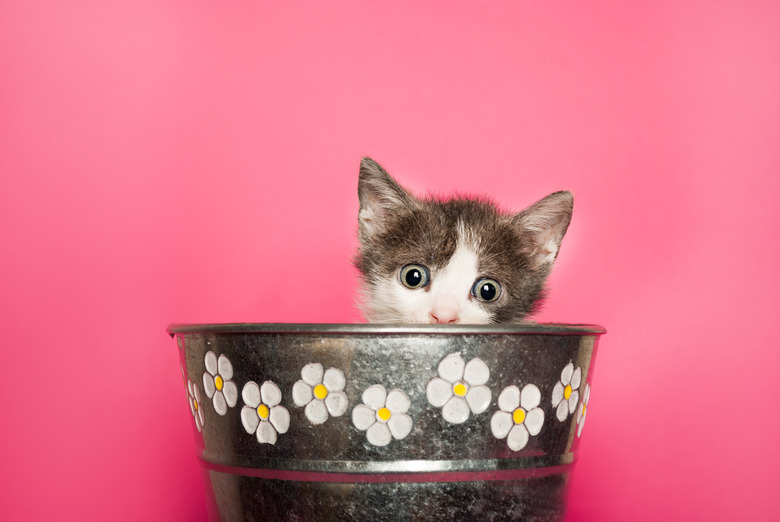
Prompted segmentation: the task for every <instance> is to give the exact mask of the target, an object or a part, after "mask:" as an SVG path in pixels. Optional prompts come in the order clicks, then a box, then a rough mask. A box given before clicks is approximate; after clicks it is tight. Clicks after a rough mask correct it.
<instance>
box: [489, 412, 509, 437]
mask: <svg viewBox="0 0 780 522" xmlns="http://www.w3.org/2000/svg"><path fill="white" fill-rule="evenodd" d="M514 425H515V422H514V421H513V420H512V414H511V413H509V412H506V411H497V412H496V413H494V414H493V417H491V418H490V431H491V432H493V436H494V437H495V438H497V439H503V438H504V437H506V436H507V435H509V430H511V429H512V426H514Z"/></svg>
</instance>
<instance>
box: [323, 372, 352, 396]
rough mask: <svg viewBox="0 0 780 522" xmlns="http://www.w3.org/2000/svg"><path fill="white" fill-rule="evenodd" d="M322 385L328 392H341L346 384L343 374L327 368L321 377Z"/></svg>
mask: <svg viewBox="0 0 780 522" xmlns="http://www.w3.org/2000/svg"><path fill="white" fill-rule="evenodd" d="M322 384H324V385H325V387H326V388H328V391H332V392H334V391H342V390H343V389H344V386H345V385H346V384H347V379H346V377H344V372H342V371H341V370H339V369H338V368H328V369H327V370H326V371H325V374H324V375H323V377H322Z"/></svg>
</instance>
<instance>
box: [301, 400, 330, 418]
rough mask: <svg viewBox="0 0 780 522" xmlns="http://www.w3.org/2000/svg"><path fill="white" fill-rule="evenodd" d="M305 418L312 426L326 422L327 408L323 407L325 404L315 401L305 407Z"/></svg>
mask: <svg viewBox="0 0 780 522" xmlns="http://www.w3.org/2000/svg"><path fill="white" fill-rule="evenodd" d="M304 411H305V412H306V418H308V419H309V421H310V422H311V423H312V424H322V423H323V422H325V421H326V420H328V408H326V407H325V403H324V402H323V401H321V400H319V399H315V400H313V401H311V402H310V403H309V404H307V405H306V409H305V410H304Z"/></svg>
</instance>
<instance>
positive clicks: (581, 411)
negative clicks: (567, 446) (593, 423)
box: [577, 382, 590, 437]
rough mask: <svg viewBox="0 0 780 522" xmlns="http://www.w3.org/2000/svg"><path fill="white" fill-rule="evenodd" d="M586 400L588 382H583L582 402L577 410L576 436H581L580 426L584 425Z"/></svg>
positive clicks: (587, 399) (588, 399) (586, 407)
mask: <svg viewBox="0 0 780 522" xmlns="http://www.w3.org/2000/svg"><path fill="white" fill-rule="evenodd" d="M588 401H590V383H589V382H588V383H585V389H584V390H583V391H582V402H581V403H580V408H579V409H578V410H577V437H581V436H582V427H583V426H585V416H586V415H587V413H588Z"/></svg>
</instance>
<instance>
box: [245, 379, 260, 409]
mask: <svg viewBox="0 0 780 522" xmlns="http://www.w3.org/2000/svg"><path fill="white" fill-rule="evenodd" d="M241 398H242V399H244V404H246V405H247V406H249V407H250V408H257V407H258V406H260V386H258V385H257V383H256V382H255V381H249V382H248V383H246V384H245V385H244V388H243V389H242V390H241Z"/></svg>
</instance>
